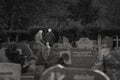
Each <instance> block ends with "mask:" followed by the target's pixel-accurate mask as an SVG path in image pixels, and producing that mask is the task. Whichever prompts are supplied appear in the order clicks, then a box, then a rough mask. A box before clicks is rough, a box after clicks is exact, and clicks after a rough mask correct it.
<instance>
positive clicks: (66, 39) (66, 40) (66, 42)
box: [63, 36, 72, 49]
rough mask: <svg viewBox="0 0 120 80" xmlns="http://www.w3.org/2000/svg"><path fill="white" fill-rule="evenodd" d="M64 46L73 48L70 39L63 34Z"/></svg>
mask: <svg viewBox="0 0 120 80" xmlns="http://www.w3.org/2000/svg"><path fill="white" fill-rule="evenodd" d="M63 48H66V49H69V48H72V46H71V44H70V42H69V39H68V38H67V37H65V36H63Z"/></svg>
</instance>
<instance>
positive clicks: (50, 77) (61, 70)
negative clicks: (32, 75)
mask: <svg viewBox="0 0 120 80" xmlns="http://www.w3.org/2000/svg"><path fill="white" fill-rule="evenodd" d="M39 80H110V79H109V77H108V76H107V75H106V74H104V73H103V72H101V71H98V70H89V69H80V68H67V67H63V66H61V65H56V66H53V67H51V68H49V69H47V70H46V71H44V72H43V74H42V76H41V78H40V79H39Z"/></svg>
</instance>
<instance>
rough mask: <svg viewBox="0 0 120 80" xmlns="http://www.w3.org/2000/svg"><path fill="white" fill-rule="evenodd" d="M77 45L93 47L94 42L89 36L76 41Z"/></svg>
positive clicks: (82, 47) (87, 47)
mask: <svg viewBox="0 0 120 80" xmlns="http://www.w3.org/2000/svg"><path fill="white" fill-rule="evenodd" d="M76 46H77V48H80V49H84V48H86V49H92V48H93V47H94V43H93V41H91V40H89V38H80V39H79V41H76Z"/></svg>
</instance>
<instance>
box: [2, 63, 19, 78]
mask: <svg viewBox="0 0 120 80" xmlns="http://www.w3.org/2000/svg"><path fill="white" fill-rule="evenodd" d="M20 78H21V67H20V65H19V64H13V63H0V80H20Z"/></svg>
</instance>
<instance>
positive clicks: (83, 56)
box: [70, 48, 97, 69]
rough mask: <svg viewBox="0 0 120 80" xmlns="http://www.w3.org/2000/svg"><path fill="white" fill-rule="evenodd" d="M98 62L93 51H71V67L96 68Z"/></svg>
mask: <svg viewBox="0 0 120 80" xmlns="http://www.w3.org/2000/svg"><path fill="white" fill-rule="evenodd" d="M96 60H97V54H96V51H94V50H91V49H77V48H75V49H71V65H70V66H71V67H76V68H88V69H91V68H92V67H94V65H95V62H96Z"/></svg>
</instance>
